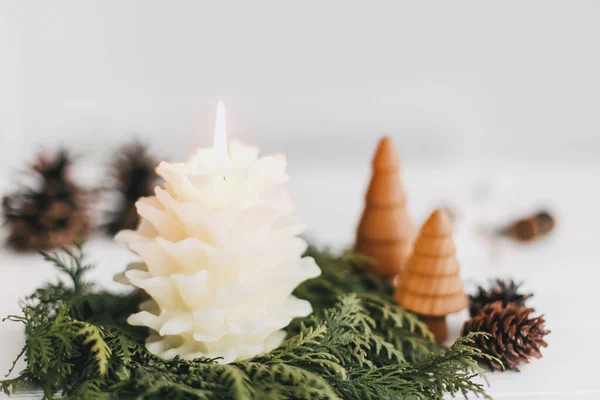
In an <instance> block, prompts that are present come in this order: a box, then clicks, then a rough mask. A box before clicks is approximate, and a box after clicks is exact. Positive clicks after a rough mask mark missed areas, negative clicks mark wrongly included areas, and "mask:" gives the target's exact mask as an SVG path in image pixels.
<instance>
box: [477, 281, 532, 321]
mask: <svg viewBox="0 0 600 400" xmlns="http://www.w3.org/2000/svg"><path fill="white" fill-rule="evenodd" d="M521 285H522V284H521V283H515V281H513V280H512V279H511V280H510V281H503V280H502V279H496V280H495V281H494V282H493V283H492V285H491V286H490V287H489V288H487V289H486V288H484V287H482V286H479V287H478V292H477V294H476V295H475V296H469V312H470V314H471V317H474V316H475V315H477V314H479V312H480V311H481V309H482V308H483V306H485V305H486V304H490V303H494V302H496V301H502V304H503V305H507V304H509V303H514V304H516V305H518V306H524V305H525V301H526V300H527V299H528V298H530V297H531V296H533V294H532V293H519V288H520V287H521Z"/></svg>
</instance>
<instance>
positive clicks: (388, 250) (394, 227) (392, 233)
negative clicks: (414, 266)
mask: <svg viewBox="0 0 600 400" xmlns="http://www.w3.org/2000/svg"><path fill="white" fill-rule="evenodd" d="M372 167H373V174H372V176H371V182H370V183H369V188H368V190H367V194H366V205H365V209H364V211H363V214H362V217H361V219H360V223H359V226H358V231H357V235H356V246H355V251H357V252H359V253H363V254H366V255H368V256H371V257H373V258H374V259H375V260H376V261H377V262H376V263H374V264H373V265H372V267H371V268H372V270H371V272H373V273H375V274H378V275H382V276H389V277H393V276H395V275H397V274H398V273H399V272H400V268H401V266H402V263H403V262H404V259H405V258H406V256H407V255H408V252H409V251H410V245H411V242H412V239H413V238H414V233H415V228H414V225H413V223H412V221H411V219H410V217H409V216H408V213H407V211H406V195H405V194H404V188H403V187H402V183H401V180H400V171H399V169H400V162H399V157H398V153H397V152H396V149H395V148H394V144H393V143H392V139H391V138H389V137H387V136H386V137H383V138H382V139H381V140H380V141H379V145H378V147H377V151H376V152H375V156H374V157H373V163H372Z"/></svg>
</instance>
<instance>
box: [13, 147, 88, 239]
mask: <svg viewBox="0 0 600 400" xmlns="http://www.w3.org/2000/svg"><path fill="white" fill-rule="evenodd" d="M70 165H71V160H70V157H69V155H68V153H67V152H66V151H65V150H61V151H59V152H58V153H57V154H56V155H55V156H53V157H49V156H48V155H44V154H40V155H38V160H37V162H36V163H35V164H34V165H33V166H32V167H31V168H32V172H34V173H36V174H37V175H38V176H39V178H40V180H41V184H40V187H39V188H27V189H25V190H23V191H22V192H18V193H15V194H13V195H11V196H7V197H4V198H3V199H2V211H3V214H4V218H5V220H6V224H7V225H8V227H9V229H10V236H9V238H8V243H9V245H11V246H13V247H14V248H16V249H18V250H38V249H49V248H56V247H64V246H68V245H70V244H72V243H75V242H77V241H79V240H81V239H83V238H84V237H85V236H86V235H87V233H88V232H89V227H90V221H89V215H88V212H87V201H86V200H85V194H84V193H83V192H82V190H81V189H80V188H79V187H77V186H76V185H75V184H74V183H73V182H72V181H71V180H70V178H69V176H68V169H69V166H70Z"/></svg>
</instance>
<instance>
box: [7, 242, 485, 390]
mask: <svg viewBox="0 0 600 400" xmlns="http://www.w3.org/2000/svg"><path fill="white" fill-rule="evenodd" d="M308 254H309V255H310V256H313V257H314V258H315V259H316V260H317V262H318V264H319V266H320V267H321V269H322V272H323V273H322V275H321V276H319V277H317V278H315V279H311V280H308V281H306V282H304V283H302V284H300V286H298V287H297V288H296V290H295V291H294V293H295V294H296V295H297V296H298V297H299V298H302V299H304V300H306V301H308V302H310V303H311V304H312V305H313V310H314V313H313V315H312V316H310V317H303V318H298V319H295V320H294V321H293V323H292V324H290V325H289V326H288V327H287V328H285V331H286V332H287V335H288V336H287V339H286V340H285V341H284V342H283V343H282V344H281V345H280V346H279V347H277V348H276V349H274V350H272V351H270V352H267V353H264V354H261V355H258V356H256V357H253V358H251V359H249V360H245V361H237V362H233V363H230V364H226V365H223V364H219V362H218V361H219V360H216V359H209V358H202V357H201V358H196V359H193V360H184V359H182V358H179V357H175V358H174V359H172V360H164V359H162V358H160V357H157V356H156V355H155V354H153V353H151V352H150V351H149V350H148V348H147V347H146V346H145V339H146V337H147V336H148V334H149V331H148V329H147V328H146V327H143V326H133V325H130V324H128V323H127V319H128V317H129V315H130V314H131V313H133V312H135V311H136V310H137V309H138V307H139V304H140V302H143V301H145V299H147V295H146V294H144V293H142V292H141V291H138V290H135V291H133V292H130V293H113V292H107V291H99V290H95V288H94V285H93V284H92V283H91V282H90V281H88V280H87V275H88V274H89V271H90V270H91V265H89V264H87V263H86V262H85V260H84V259H83V255H82V253H81V249H80V248H75V249H69V250H67V249H65V253H64V254H44V255H45V257H46V259H47V260H48V261H50V262H52V263H53V264H55V265H56V267H57V270H58V271H59V272H60V273H61V274H62V276H61V280H60V281H57V282H56V283H54V282H48V283H46V284H44V285H43V286H42V287H40V288H39V289H37V290H36V291H35V292H34V293H33V294H32V295H31V296H29V297H27V298H26V299H25V301H24V305H23V311H22V315H12V316H9V317H8V318H7V319H8V320H10V321H15V322H18V323H20V324H23V326H24V327H25V334H26V341H25V345H24V347H23V349H22V351H21V352H20V354H19V357H21V356H23V357H24V358H25V368H24V370H23V371H22V372H21V373H20V374H19V375H18V376H17V377H15V378H12V379H8V380H5V381H3V382H0V389H2V390H3V391H4V392H5V393H14V392H15V391H18V390H19V389H20V388H28V387H32V386H33V387H39V388H41V389H42V390H43V394H44V397H45V398H46V399H51V398H54V396H60V395H64V396H65V397H64V398H65V399H67V400H76V399H130V398H136V399H145V400H164V399H210V400H213V399H214V400H227V399H235V400H244V399H256V400H263V399H273V400H284V399H285V400H288V399H329V400H341V399H344V400H363V399H427V400H430V399H433V400H441V399H443V398H447V397H446V396H445V395H446V394H451V395H456V394H462V395H464V396H467V395H469V394H477V395H483V396H484V397H487V396H486V395H485V391H484V386H483V384H482V383H481V380H477V379H475V378H476V376H477V375H478V374H480V373H481V370H480V369H479V368H478V366H477V363H476V360H478V359H479V358H480V357H484V358H490V359H492V357H490V356H487V355H483V354H482V353H481V351H480V350H478V349H477V348H475V347H473V344H474V342H473V341H474V340H476V339H477V337H478V336H479V335H478V334H469V335H467V336H466V337H463V338H459V339H458V340H457V341H456V342H455V343H454V344H453V345H452V346H450V347H449V348H448V349H442V348H438V347H437V346H436V345H435V344H434V343H433V342H432V341H431V340H430V337H431V334H430V333H429V331H428V330H427V327H426V326H424V325H423V324H422V323H420V322H419V321H418V320H417V319H416V317H415V316H414V315H412V314H410V313H408V312H406V311H405V310H404V309H402V308H400V307H398V306H396V305H395V304H394V302H393V299H392V297H391V293H392V292H393V287H392V284H391V282H390V281H389V280H388V279H386V278H383V277H378V276H374V275H372V274H368V273H366V272H365V270H366V268H365V267H366V265H365V263H368V262H370V261H368V260H366V259H365V258H364V257H361V256H357V255H352V254H344V255H342V256H335V255H331V254H329V253H327V252H320V251H317V250H315V249H309V251H308ZM65 278H66V279H65ZM61 398H62V397H61Z"/></svg>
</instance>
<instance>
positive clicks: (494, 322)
mask: <svg viewBox="0 0 600 400" xmlns="http://www.w3.org/2000/svg"><path fill="white" fill-rule="evenodd" d="M532 312H533V308H525V307H520V306H518V305H516V304H507V305H503V304H502V302H501V301H497V302H495V303H491V304H488V305H486V306H484V307H483V308H482V310H481V312H480V313H479V314H478V315H476V316H475V317H473V318H471V319H470V320H468V321H467V322H465V324H464V325H463V328H462V335H467V334H468V333H471V332H487V333H489V334H490V337H489V338H485V337H483V336H480V337H478V338H477V339H476V341H475V343H474V344H473V345H474V346H475V347H477V348H479V349H480V350H481V351H483V352H484V353H485V354H489V355H491V356H494V357H496V358H498V359H499V360H500V361H502V364H504V367H505V368H507V369H513V368H515V367H516V366H517V365H518V364H520V363H522V362H525V363H527V362H529V359H530V358H532V357H535V358H541V357H542V353H541V351H540V350H541V348H542V347H547V346H548V344H547V343H546V342H545V341H544V336H546V335H547V334H549V333H550V331H548V330H546V329H545V327H544V323H545V321H544V318H543V316H539V317H536V318H530V317H529V314H531V313H532ZM488 363H489V365H490V367H491V368H492V369H502V365H500V364H499V363H498V362H496V361H493V360H488Z"/></svg>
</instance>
